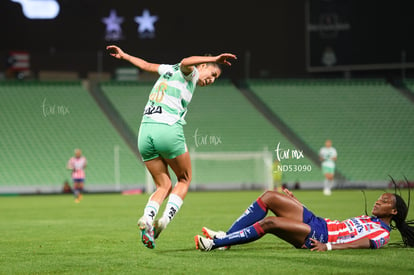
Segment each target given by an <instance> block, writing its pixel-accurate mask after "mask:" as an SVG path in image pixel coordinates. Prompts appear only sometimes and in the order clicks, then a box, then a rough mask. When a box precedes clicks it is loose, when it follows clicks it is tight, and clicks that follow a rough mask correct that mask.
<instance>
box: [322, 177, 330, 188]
mask: <svg viewBox="0 0 414 275" xmlns="http://www.w3.org/2000/svg"><path fill="white" fill-rule="evenodd" d="M329 182H330V181H329V180H327V179H325V180H324V182H323V187H324V189H325V190H331V188H330V184H329Z"/></svg>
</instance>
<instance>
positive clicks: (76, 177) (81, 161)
mask: <svg viewBox="0 0 414 275" xmlns="http://www.w3.org/2000/svg"><path fill="white" fill-rule="evenodd" d="M86 164H87V161H86V158H85V157H84V156H82V150H81V149H75V156H73V157H71V158H70V159H69V161H68V163H67V168H68V169H69V170H71V171H72V173H71V176H72V181H73V195H74V196H75V202H76V203H79V202H80V200H81V199H82V193H83V188H84V184H85V168H86Z"/></svg>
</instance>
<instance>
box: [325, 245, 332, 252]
mask: <svg viewBox="0 0 414 275" xmlns="http://www.w3.org/2000/svg"><path fill="white" fill-rule="evenodd" d="M325 245H326V250H328V251H330V250H332V244H330V243H326V244H325Z"/></svg>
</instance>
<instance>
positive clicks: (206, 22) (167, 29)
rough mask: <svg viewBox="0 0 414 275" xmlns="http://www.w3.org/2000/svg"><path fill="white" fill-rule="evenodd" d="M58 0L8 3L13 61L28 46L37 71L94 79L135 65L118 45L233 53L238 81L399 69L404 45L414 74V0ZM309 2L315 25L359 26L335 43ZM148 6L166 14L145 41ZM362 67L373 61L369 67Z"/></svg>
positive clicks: (6, 45) (167, 57)
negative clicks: (140, 21) (44, 7)
mask: <svg viewBox="0 0 414 275" xmlns="http://www.w3.org/2000/svg"><path fill="white" fill-rule="evenodd" d="M32 1H33V0H32ZM57 2H59V4H60V8H61V11H60V14H59V15H58V17H57V18H55V19H53V20H29V19H26V18H25V17H24V16H23V13H22V8H21V5H20V4H18V3H14V2H11V1H8V0H2V1H0V24H1V26H2V28H1V40H2V42H1V43H0V57H1V58H3V60H6V59H7V55H8V52H9V51H10V50H25V51H28V52H29V53H30V55H31V61H30V63H31V69H32V71H33V72H34V74H36V73H37V72H38V71H40V70H61V71H77V72H79V73H80V75H81V76H85V75H86V74H87V72H90V71H98V70H103V71H105V72H111V73H113V72H114V70H115V68H116V67H119V66H121V65H125V64H120V61H118V60H115V59H113V58H112V57H110V56H108V55H107V53H106V51H105V47H106V45H108V44H116V45H119V46H121V47H122V48H123V49H124V50H125V51H126V52H128V53H130V54H132V55H136V56H140V57H142V58H144V59H147V60H148V61H151V62H157V63H175V62H178V61H179V60H181V58H183V57H186V56H189V55H201V54H204V53H212V54H218V53H221V52H232V53H235V54H237V56H238V61H237V62H235V63H234V67H233V68H232V70H227V71H226V72H225V75H227V76H229V77H232V78H243V77H246V76H247V77H254V78H257V77H263V78H264V77H277V78H280V77H318V76H323V77H326V76H328V77H329V76H343V74H344V72H345V71H348V72H352V75H355V76H366V75H378V76H383V75H389V74H395V75H399V74H401V69H400V68H399V64H400V63H401V61H402V59H401V58H402V52H405V58H406V59H405V61H406V62H407V64H406V65H405V67H407V68H408V69H407V71H406V73H407V74H408V75H409V74H410V73H411V69H410V63H412V62H414V43H413V41H414V39H413V34H414V33H413V30H414V23H413V20H412V19H411V17H412V16H411V14H412V11H413V9H412V7H413V6H414V5H413V4H412V3H411V2H412V1H408V0H406V1H404V0H393V1H385V0H384V1H374V0H364V1H357V0H348V1H346V0H342V1H341V0H316V1H313V0H309V1H306V0H278V1H260V0H259V1H224V0H223V1H215V0H213V1H164V0H160V1H153V0H152V1H151V0H140V1H122V0H118V1H114V0H58V1H57ZM307 3H308V5H309V7H310V16H309V20H310V21H311V22H313V23H314V22H316V21H318V20H319V18H320V14H323V13H326V12H327V11H328V12H330V13H332V12H336V13H337V14H338V15H339V18H340V19H341V20H343V21H347V22H349V24H350V25H351V29H350V30H349V31H347V32H341V33H340V34H339V35H337V36H336V37H335V38H330V40H329V39H328V40H327V39H326V38H324V39H321V37H320V35H319V34H318V33H315V32H314V33H310V32H308V29H307V17H306V14H307V12H306V7H307V6H306V4H307ZM111 9H116V12H117V15H118V16H122V17H124V22H123V23H122V24H121V27H122V29H123V34H124V39H122V40H120V41H113V42H108V41H105V28H106V25H105V24H104V23H102V18H103V17H107V16H109V12H110V10H111ZM144 9H148V10H149V11H150V13H151V15H156V16H158V21H157V22H156V23H155V28H156V31H155V38H153V39H148V38H147V39H141V38H139V37H138V34H137V28H138V25H137V24H136V23H135V21H134V17H135V16H139V15H141V14H142V12H143V10H144ZM307 35H309V43H307V42H308V40H307ZM327 43H328V44H330V45H333V46H334V48H335V51H336V54H337V58H338V63H337V64H336V65H335V66H332V67H331V68H323V66H322V65H321V63H320V55H321V51H322V49H323V48H324V47H325V46H326V44H327ZM307 53H308V54H307ZM378 64H379V65H378ZM384 64H385V65H387V66H383V65H384ZM390 64H392V65H391V66H388V65H390ZM359 65H364V66H365V65H369V66H365V67H364V69H361V68H360V67H359ZM321 66H322V70H318V68H321ZM393 66H394V67H395V68H394V67H393ZM6 67H7V63H6V61H5V62H2V64H0V71H4V70H5V69H6ZM390 67H393V68H390Z"/></svg>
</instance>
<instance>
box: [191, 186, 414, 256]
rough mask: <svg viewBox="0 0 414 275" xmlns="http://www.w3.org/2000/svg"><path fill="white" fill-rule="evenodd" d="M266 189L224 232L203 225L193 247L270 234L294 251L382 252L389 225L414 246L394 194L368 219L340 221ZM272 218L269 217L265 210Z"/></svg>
mask: <svg viewBox="0 0 414 275" xmlns="http://www.w3.org/2000/svg"><path fill="white" fill-rule="evenodd" d="M284 192H285V194H282V193H279V192H276V191H266V192H265V193H263V195H261V196H260V197H259V198H258V199H257V200H256V201H254V202H253V203H252V204H251V205H250V206H249V207H248V208H247V210H246V211H245V212H244V213H243V214H242V215H241V216H240V218H238V219H237V220H236V221H235V222H234V223H233V225H232V226H231V227H230V229H229V230H228V231H227V232H223V231H213V230H211V229H208V228H206V227H203V229H202V231H203V234H204V235H205V236H206V237H202V236H200V235H197V236H195V238H194V240H195V243H196V248H197V249H200V250H201V251H209V250H212V249H217V248H221V249H223V248H229V247H230V246H231V245H237V244H243V243H248V242H252V241H255V240H257V239H259V238H261V237H262V236H263V235H265V234H267V233H271V234H273V235H275V236H277V237H279V238H281V239H283V240H285V241H286V242H288V243H290V244H292V245H293V246H294V247H296V248H309V249H310V250H312V251H327V250H338V249H350V248H373V249H376V248H380V247H382V246H384V245H386V244H387V243H388V242H389V239H390V231H391V227H392V225H391V223H392V222H393V223H395V227H396V228H397V229H398V230H399V231H400V233H401V236H402V239H403V241H404V244H405V245H406V246H414V228H413V227H412V226H410V225H409V224H407V222H406V220H405V219H406V218H407V214H408V207H407V205H406V204H405V202H404V200H403V199H402V198H401V197H400V196H399V195H397V194H391V193H384V194H382V195H381V196H380V197H379V198H378V200H377V201H376V202H375V204H374V207H373V209H372V216H366V215H363V216H357V217H353V218H350V219H347V220H344V221H337V220H330V219H324V218H321V217H318V216H315V215H314V214H313V213H312V212H311V211H309V210H308V209H307V208H306V207H305V206H303V205H302V204H301V203H300V202H299V201H298V200H297V199H296V197H294V196H293V194H292V193H291V192H290V191H289V190H287V189H284ZM269 209H270V210H271V211H272V212H273V213H274V214H275V215H276V216H267V212H268V210H269Z"/></svg>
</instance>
